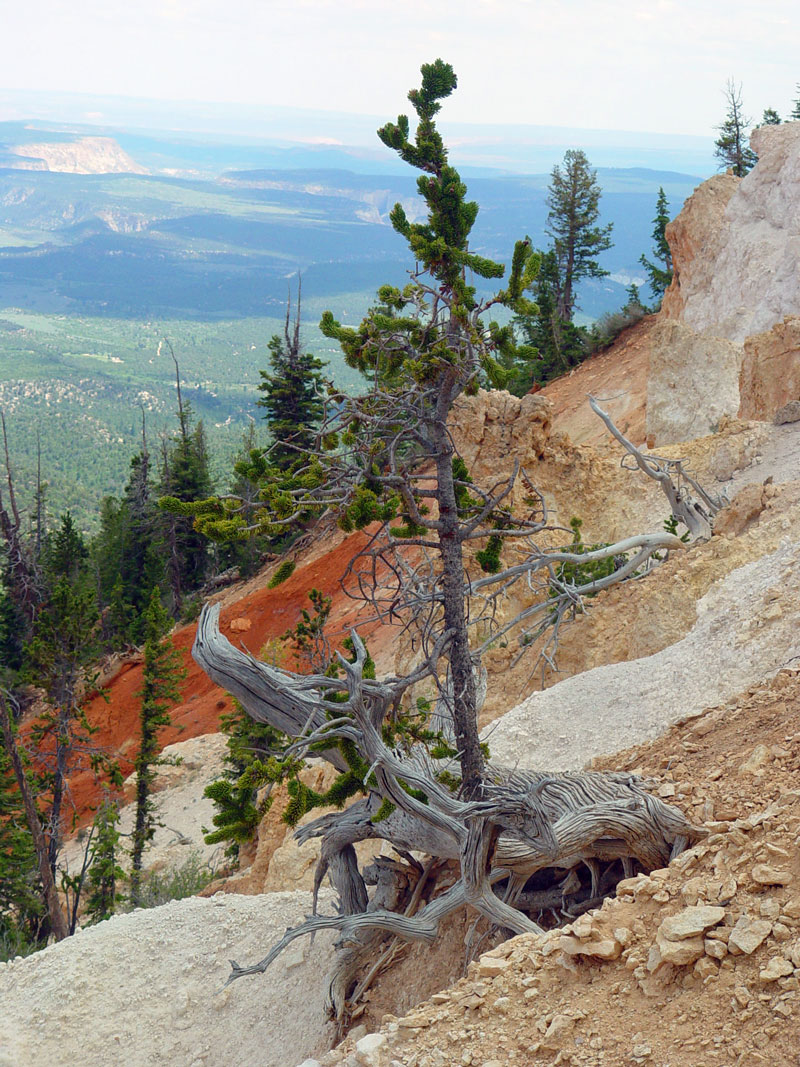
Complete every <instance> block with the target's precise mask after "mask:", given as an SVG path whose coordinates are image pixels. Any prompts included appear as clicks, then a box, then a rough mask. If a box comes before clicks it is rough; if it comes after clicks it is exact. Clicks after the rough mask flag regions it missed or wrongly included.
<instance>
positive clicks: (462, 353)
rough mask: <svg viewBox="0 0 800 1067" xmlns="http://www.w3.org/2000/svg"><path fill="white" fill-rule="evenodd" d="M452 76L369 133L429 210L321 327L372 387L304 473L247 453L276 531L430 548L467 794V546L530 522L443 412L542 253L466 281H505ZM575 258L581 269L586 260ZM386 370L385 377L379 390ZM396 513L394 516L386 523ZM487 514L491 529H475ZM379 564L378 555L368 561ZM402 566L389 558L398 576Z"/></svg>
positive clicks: (228, 513) (395, 217)
mask: <svg viewBox="0 0 800 1067" xmlns="http://www.w3.org/2000/svg"><path fill="white" fill-rule="evenodd" d="M455 87H456V77H455V74H454V72H453V69H452V67H451V66H450V65H449V64H447V63H444V62H442V61H441V60H437V61H436V62H434V63H430V64H425V65H423V67H422V85H421V87H420V88H419V89H413V90H412V91H411V92H410V93H409V100H410V101H411V103H412V105H413V107H414V109H415V111H416V113H417V119H418V121H417V127H416V131H415V134H414V135H413V136H412V135H411V134H410V124H409V119H408V117H407V116H405V115H401V116H399V117H398V119H397V122H396V123H388V124H387V125H386V126H384V127H383V128H382V129H381V130H379V131H378V136H379V137H380V138H381V140H382V141H383V143H384V144H386V145H387V146H388V147H390V148H392V149H393V150H395V151H396V152H397V153H398V155H399V156H400V158H401V159H403V160H404V161H405V162H407V163H409V164H411V165H412V166H414V167H416V168H417V169H418V170H419V171H421V172H422V173H421V174H420V175H419V177H418V178H417V188H418V190H419V192H420V194H421V196H422V197H423V198H424V200H425V203H426V206H427V217H426V218H425V220H424V221H422V222H411V221H410V220H409V219H408V217H407V216H406V213H405V211H404V210H403V207H402V205H401V204H396V205H395V206H394V208H393V209H392V211H391V214H390V219H391V222H392V225H393V227H394V229H395V230H396V231H397V232H398V233H399V234H400V235H402V236H403V237H404V238H405V239H406V240H407V242H408V245H409V248H410V251H411V253H412V256H413V259H414V260H415V262H416V268H415V269H414V270H413V271H412V272H410V278H411V280H410V283H409V284H408V285H407V286H406V287H405V288H404V289H403V290H399V289H397V288H395V287H393V286H388V285H387V286H383V287H382V288H381V289H380V290H379V293H378V298H379V301H380V307H381V308H383V309H384V310H383V311H377V310H376V309H373V310H372V311H371V312H370V313H369V314H368V315H367V317H366V318H365V319H364V321H363V322H362V323H361V324H360V325H359V326H358V327H357V328H350V327H347V326H343V325H342V324H341V323H339V322H337V321H336V320H335V318H334V316H333V314H332V313H331V312H326V313H325V314H324V315H323V318H322V322H321V324H320V328H321V330H322V332H323V333H324V334H325V335H326V336H327V337H331V338H334V339H336V340H337V341H338V342H339V344H340V345H341V347H342V350H343V352H344V355H345V359H346V360H347V362H348V364H349V365H350V366H351V367H354V368H356V369H358V370H360V371H362V373H363V372H367V373H368V374H369V375H370V379H371V381H372V382H373V383H374V384H373V387H372V388H371V389H370V390H369V392H368V393H367V394H366V395H365V396H362V397H357V398H348V397H344V396H334V397H333V400H334V401H335V402H336V412H335V415H334V418H335V420H336V421H335V424H334V423H331V424H329V426H327V427H323V428H322V433H321V435H320V438H319V451H320V452H322V450H324V449H325V448H326V447H327V450H328V451H327V452H324V454H316V455H313V456H310V457H309V458H308V459H307V461H306V463H305V466H304V469H303V470H302V472H301V471H297V472H293V473H294V479H293V481H294V484H292V485H289V486H287V483H286V479H280V480H276V479H275V478H274V477H270V472H269V471H267V470H265V469H262V470H261V471H259V470H258V469H257V464H255V463H254V465H253V476H254V477H256V478H261V479H263V481H262V489H261V501H260V503H261V505H262V508H263V511H262V517H261V519H260V524H261V528H262V529H263V530H264V532H265V533H268V534H271V533H273V532H274V531H277V532H279V531H280V530H282V529H285V526H286V524H287V523H289V522H291V521H294V520H295V518H296V517H297V516H298V515H299V514H302V512H303V511H304V510H306V509H308V508H309V507H319V506H321V505H324V506H334V505H335V506H336V507H337V508H338V510H339V516H340V525H341V526H342V528H343V529H344V530H345V531H351V530H353V529H356V528H359V529H361V528H364V527H365V526H368V525H369V524H370V523H372V522H376V521H377V522H380V523H382V524H383V536H384V538H385V541H381V542H380V544H381V545H382V546H385V547H382V548H381V549H380V550H379V551H381V552H385V557H384V558H386V559H387V560H388V559H391V558H392V556H393V553H394V552H395V551H398V552H399V551H402V550H404V549H406V548H410V549H411V550H412V551H413V550H414V549H415V548H416V547H418V546H424V547H425V549H426V550H427V551H429V552H431V553H432V554H433V555H434V556H435V558H436V561H437V563H436V564H435V566H436V568H437V572H438V580H437V582H436V593H435V601H436V603H437V604H438V609H439V610H438V613H437V618H438V619H440V620H441V623H442V626H443V628H444V630H445V631H446V632H447V635H448V639H447V650H446V655H447V658H448V662H449V674H448V681H447V683H446V685H447V696H446V697H443V699H446V700H447V701H448V710H449V711H450V713H451V715H450V719H451V721H452V727H453V734H454V739H455V743H454V748H455V750H456V751H457V753H458V755H459V760H460V764H461V771H462V782H463V793H464V795H465V796H466V797H470V798H471V797H474V796H476V795H477V793H478V791H479V789H480V787H481V780H482V774H483V765H484V764H483V760H484V754H483V751H482V749H481V744H480V739H479V736H478V729H477V689H476V680H475V674H474V670H473V659H472V655H471V651H470V643H469V618H468V612H467V604H466V600H465V590H464V568H465V565H466V561H467V556H466V553H467V551H468V549H469V547H471V546H473V545H474V544H475V541H476V540H478V539H480V538H481V537H485V538H486V539H487V540H488V541H491V546H496V543H497V542H501V541H503V538H504V535H510V534H511V533H512V531H513V533H514V534H517V535H520V536H522V533H521V531H522V530H526V531H527V530H528V529H529V526H528V525H527V524H526V522H525V520H520V522H521V523H522V525H519V524H518V523H517V521H516V520H515V519H513V518H512V517H511V516H510V515H509V514H508V513H507V512H506V511H505V510H504V509H502V508H499V507H498V510H497V511H495V507H496V505H497V504H498V500H497V498H496V497H492V495H491V494H484V495H483V496H482V497H481V503H478V502H477V499H475V498H473V497H472V496H471V494H470V492H469V489H468V488H467V486H468V481H469V480H468V475H467V472H466V468H465V467H464V464H463V461H461V460H460V457H458V456H457V455H455V454H454V445H453V439H452V436H451V434H450V431H449V428H448V422H447V420H448V416H449V415H450V413H451V411H452V408H453V405H454V404H455V402H456V401H457V399H458V398H459V397H460V396H461V395H462V394H464V393H465V392H467V393H474V392H476V391H477V389H478V387H479V385H480V383H481V381H482V380H486V381H489V382H490V383H491V384H494V385H497V384H499V383H500V382H501V381H504V380H506V377H507V375H506V374H505V372H504V369H503V367H502V366H501V365H500V364H499V363H498V356H502V357H503V358H504V359H506V360H508V359H510V358H511V356H512V353H513V347H514V344H515V341H514V335H513V330H512V328H511V326H510V324H509V325H506V326H500V325H499V324H498V323H497V322H489V323H486V322H485V321H484V320H483V318H482V316H483V315H484V314H485V313H486V312H487V310H488V309H489V308H491V307H493V306H496V305H503V306H504V307H505V308H507V309H509V310H510V311H511V312H512V313H516V314H530V313H531V311H532V303H531V301H530V300H528V299H527V297H526V295H525V294H526V293H527V292H528V290H529V289H530V287H531V286H532V284H533V282H534V280H535V277H536V272H537V270H538V268H539V258H538V257H537V256H535V255H534V254H533V251H532V249H531V247H530V242H529V241H518V242H517V244H516V246H515V248H514V252H513V256H512V260H511V269H510V271H509V278H508V283H507V286H506V288H504V289H501V290H500V291H498V292H496V293H495V294H494V295H493V296H490V297H485V298H479V297H478V296H477V293H476V289H475V287H474V286H472V285H470V284H469V283H468V278H472V277H473V276H477V277H479V278H485V279H490V278H492V279H494V278H500V277H502V276H503V274H504V272H505V268H504V267H503V265H502V264H499V263H496V262H494V261H492V260H489V259H486V258H485V257H483V256H479V255H477V254H475V253H474V252H471V251H470V250H469V235H470V232H471V230H472V226H473V224H474V222H475V218H476V216H477V213H478V205H477V203H475V202H473V201H469V200H467V197H466V193H467V190H466V186H465V185H464V183H463V182H462V181H461V177H460V175H459V174H458V172H457V171H456V170H455V168H454V167H452V165H451V164H450V163H449V160H448V154H447V150H446V148H445V146H444V142H443V140H442V137H441V135H440V133H439V131H438V130H437V128H436V123H435V116H436V114H437V113H438V111H439V110H440V108H441V104H440V101H441V100H442V99H444V98H446V97H448V96H449V95H450V94H451V93H452V91H453V89H454V88H455ZM584 236H585V235H584ZM590 244H591V242H590ZM582 247H583V246H582ZM592 247H596V243H595V244H592ZM583 265H584V267H586V269H587V270H588V263H587V262H584V264H583ZM386 381H389V382H391V383H392V386H391V388H389V389H385V388H384V387H383V383H384V382H386ZM315 451H317V449H315ZM421 464H426V465H427V467H426V470H425V474H424V477H423V476H422V475H420V474H417V473H415V469H416V468H417V467H419V466H420V465H421ZM501 499H505V497H504V496H503V497H501ZM168 506H174V505H173V503H172V502H169V503H168ZM239 508H240V504H239V502H237V501H233V500H229V499H228V500H226V499H224V498H223V499H217V500H213V501H206V502H205V503H203V504H200V505H197V506H195V507H194V508H192V509H191V511H192V512H193V513H194V514H195V515H196V516H197V522H198V525H199V526H200V527H201V528H202V529H203V530H205V531H206V532H207V533H208V534H209V535H210V536H213V537H219V538H220V539H223V540H224V539H226V538H231V537H236V536H237V535H239V534H240V533H241V532H243V530H244V525H245V524H244V522H243V520H242V519H241V517H240V515H239ZM434 513H435V517H434ZM393 520H397V522H398V524H397V525H394V526H389V525H388V524H389V523H390V522H392V521H393ZM483 522H486V523H488V529H484V528H483V527H481V532H478V529H477V528H478V526H479V525H480V524H481V523H483ZM490 531H491V535H490ZM497 531H500V532H497ZM374 543H375V544H376V545H377V544H378V542H374ZM375 565H376V566H380V564H378V563H377V561H376V562H375ZM401 572H402V567H400V566H399V565H398V570H397V571H396V572H395V573H398V574H399V573H401ZM421 595H422V594H421ZM425 596H426V598H427V599H426V603H427V604H428V605H430V604H431V600H430V597H429V596H428V595H427V593H426V594H425ZM428 610H430V608H429V609H428ZM423 613H424V612H423V609H422V608H421V607H420V614H423ZM362 651H363V649H357V650H356V652H354V655H356V654H357V655H359V656H361V655H362ZM443 654H444V653H443ZM368 772H369V767H368V766H365V767H364V768H363V770H362V768H361V767H360V766H359V767H358V768H357V770H353V772H352V773H353V775H354V776H355V777H356V779H357V780H358V781H360V782H363V779H364V776H365V775H368ZM359 774H360V777H359Z"/></svg>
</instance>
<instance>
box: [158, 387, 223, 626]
mask: <svg viewBox="0 0 800 1067" xmlns="http://www.w3.org/2000/svg"><path fill="white" fill-rule="evenodd" d="M211 491H212V485H211V475H210V473H209V469H208V449H207V447H206V436H205V430H204V428H203V423H202V422H198V423H197V424H196V425H194V420H193V415H192V409H191V406H190V405H189V404H185V403H184V402H183V400H182V398H181V396H180V392H179V393H178V433H177V434H176V435H175V436H174V437H172V438H170V439H168V440H167V439H165V440H164V441H163V442H162V452H161V477H160V480H159V485H158V495H159V497H169V498H171V499H173V500H178V501H181V502H183V503H187V502H189V501H197V500H206V499H208V497H209V496H210V495H211ZM162 537H163V544H164V548H165V550H166V572H167V581H168V585H169V589H170V592H171V596H172V612H173V615H174V616H176V617H177V616H178V615H180V613H181V611H182V609H183V602H184V598H185V597H186V595H187V594H189V593H193V592H196V591H197V590H198V589H199V588H200V586H201V585H202V584H203V582H204V580H205V578H206V574H207V570H208V563H209V556H208V542H207V540H206V539H205V538H204V537H203V536H202V534H201V533H199V532H198V530H197V529H196V528H195V525H194V522H193V520H192V518H191V517H190V516H188V515H183V514H179V513H176V512H166V513H165V514H164V515H163V532H162Z"/></svg>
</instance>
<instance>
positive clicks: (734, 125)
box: [714, 78, 758, 178]
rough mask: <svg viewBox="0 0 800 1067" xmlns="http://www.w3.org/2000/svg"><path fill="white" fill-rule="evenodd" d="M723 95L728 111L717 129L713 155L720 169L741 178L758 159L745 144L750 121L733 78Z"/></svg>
mask: <svg viewBox="0 0 800 1067" xmlns="http://www.w3.org/2000/svg"><path fill="white" fill-rule="evenodd" d="M724 95H725V100H726V102H727V105H728V111H727V113H726V115H725V120H724V122H723V123H722V124H721V125H720V126H718V127H717V129H718V130H719V137H718V138H717V139H716V141H715V142H714V144H715V148H714V155H715V156H716V157H717V159H718V160H720V167H725V168H728V169H730V170H732V171H733V173H734V174H735V175H736V176H737V178H743V177H744V176H745V174H747V173H748V172H749V171H751V170H752V169H753V167H754V166H755V165H756V163H757V162H758V157H757V156H756V154H755V152H754V151H753V150H752V148H750V146H749V144H748V143H747V141H748V137H747V127H748V126H749V125H750V122H751V121H752V120H751V119H750V118H749V117H748V116H747V115H745V114H744V111H743V107H742V87H741V85H739V86H737V85H736V83H735V82H734V80H733V78H729V79H728V84H727V86H726V87H725V90H724Z"/></svg>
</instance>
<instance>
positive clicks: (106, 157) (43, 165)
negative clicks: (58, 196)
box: [8, 137, 149, 174]
mask: <svg viewBox="0 0 800 1067" xmlns="http://www.w3.org/2000/svg"><path fill="white" fill-rule="evenodd" d="M8 151H9V152H10V153H12V154H13V155H15V156H19V157H20V161H19V163H17V164H16V167H15V169H17V170H49V171H59V172H61V173H63V174H148V173H149V171H148V170H147V168H146V167H140V166H139V164H138V163H137V162H136V160H134V159H133V158H132V157H131V156H129V155H128V153H127V152H125V151H123V149H122V148H120V146H119V145H118V144H117V142H116V141H115V140H114V139H113V137H81V138H79V139H78V140H76V141H69V142H67V143H65V142H63V141H42V142H40V143H37V144H22V145H15V146H14V147H10V148H9V149H8Z"/></svg>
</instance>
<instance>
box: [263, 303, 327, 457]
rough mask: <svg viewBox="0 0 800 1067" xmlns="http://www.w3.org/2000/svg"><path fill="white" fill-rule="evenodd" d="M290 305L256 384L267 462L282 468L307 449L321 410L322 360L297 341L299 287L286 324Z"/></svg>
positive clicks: (312, 438) (313, 435)
mask: <svg viewBox="0 0 800 1067" xmlns="http://www.w3.org/2000/svg"><path fill="white" fill-rule="evenodd" d="M290 311H291V306H290V304H289V303H287V306H286V323H285V325H284V329H283V337H282V338H281V337H280V336H278V334H275V336H274V337H273V338H272V340H271V341H270V342H269V351H270V372H268V371H265V370H262V371H261V372H260V374H261V383H260V385H259V386H258V388H259V390H260V392H262V393H263V394H264V395H263V397H262V398H261V399H260V400H258V401H257V403H258V406H259V407H262V408H264V409H265V414H264V418H265V419H266V421H267V425H268V426H269V431H270V434H271V435H272V442H273V443H272V446H271V448H270V452H269V457H270V462H271V463H272V464H273V465H274V466H276V467H277V468H278V469H279V470H282V471H286V470H288V469H289V468H290V467H291V466H292V465H293V464H295V463H297V461H298V460H299V459H302V458H303V456H304V455H305V454H306V453H307V452H308V449H309V448H310V447H311V446H312V444H313V443H314V439H315V436H316V430H317V427H318V426H319V423H320V420H321V419H322V415H323V413H324V409H325V405H324V401H323V388H324V379H323V377H322V371H323V369H324V367H325V366H326V364H325V362H324V361H323V360H321V359H318V358H317V357H316V356H313V355H311V353H310V352H303V351H302V346H301V344H300V290H299V288H298V293H297V311H296V314H295V320H294V325H293V326H292V327H291V328H290V325H289V320H290Z"/></svg>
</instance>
